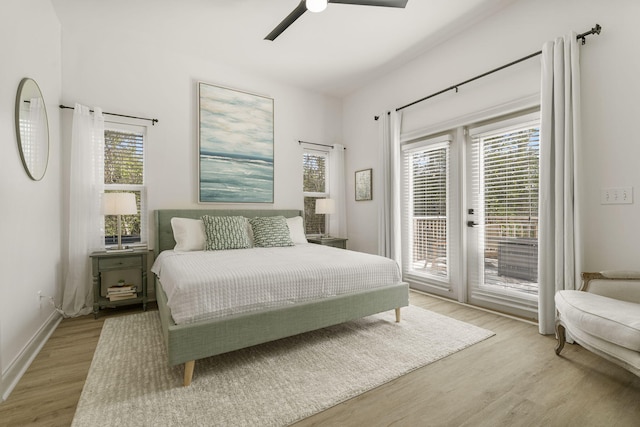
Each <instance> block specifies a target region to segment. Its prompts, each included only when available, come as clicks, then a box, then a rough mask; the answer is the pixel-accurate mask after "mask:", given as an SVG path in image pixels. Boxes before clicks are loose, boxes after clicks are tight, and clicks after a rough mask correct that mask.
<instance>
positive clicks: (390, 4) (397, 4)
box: [329, 0, 409, 8]
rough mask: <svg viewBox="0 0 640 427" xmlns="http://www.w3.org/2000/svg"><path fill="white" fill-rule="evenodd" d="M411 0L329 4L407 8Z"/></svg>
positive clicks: (345, 0) (352, 0)
mask: <svg viewBox="0 0 640 427" xmlns="http://www.w3.org/2000/svg"><path fill="white" fill-rule="evenodd" d="M408 1H409V0H329V3H342V4H356V5H359V6H382V7H399V8H404V7H406V6H407V2H408Z"/></svg>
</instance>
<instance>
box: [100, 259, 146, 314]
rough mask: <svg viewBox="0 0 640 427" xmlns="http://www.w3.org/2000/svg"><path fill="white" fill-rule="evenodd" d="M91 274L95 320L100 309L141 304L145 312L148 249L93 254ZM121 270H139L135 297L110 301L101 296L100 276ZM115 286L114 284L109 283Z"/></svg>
mask: <svg viewBox="0 0 640 427" xmlns="http://www.w3.org/2000/svg"><path fill="white" fill-rule="evenodd" d="M89 256H90V257H91V274H92V275H93V315H94V317H95V318H96V319H97V318H98V312H99V311H100V308H102V307H118V306H123V305H131V304H142V309H143V310H145V311H146V310H147V258H148V256H149V249H146V248H145V249H135V250H133V251H128V252H109V251H100V252H93V253H92V254H91V255H89ZM123 270H139V271H140V284H139V285H138V284H136V285H138V289H137V292H136V296H135V297H132V298H127V299H122V300H118V301H110V300H109V298H107V297H106V296H105V295H102V275H103V274H104V273H107V272H116V271H123ZM109 285H110V286H111V285H115V283H109Z"/></svg>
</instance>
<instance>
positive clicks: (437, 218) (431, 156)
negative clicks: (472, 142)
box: [404, 144, 449, 280]
mask: <svg viewBox="0 0 640 427" xmlns="http://www.w3.org/2000/svg"><path fill="white" fill-rule="evenodd" d="M404 161H405V165H404V170H405V188H406V190H407V194H408V196H409V197H408V205H407V206H406V208H405V212H407V214H408V218H407V219H406V225H407V226H408V228H409V230H408V231H409V233H408V237H409V248H408V249H409V250H408V251H407V254H408V255H409V258H410V259H409V260H408V263H407V266H408V270H409V273H410V274H414V275H417V276H422V277H435V278H438V279H440V280H446V279H448V276H449V250H448V241H449V232H448V223H447V218H448V210H449V203H448V200H449V191H448V175H449V170H448V168H449V147H448V144H447V145H443V144H438V145H437V146H435V147H428V148H422V149H420V150H416V151H412V152H410V153H405V155H404Z"/></svg>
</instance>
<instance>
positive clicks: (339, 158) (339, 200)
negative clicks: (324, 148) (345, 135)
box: [329, 144, 347, 238]
mask: <svg viewBox="0 0 640 427" xmlns="http://www.w3.org/2000/svg"><path fill="white" fill-rule="evenodd" d="M345 182H346V181H345V176H344V145H341V144H333V149H332V150H331V152H330V153H329V195H330V196H329V197H330V198H332V199H333V200H335V203H336V212H335V213H334V214H332V215H329V230H330V232H331V235H333V236H335V237H345V238H346V237H347V198H346V195H345V194H346V191H345V184H344V183H345Z"/></svg>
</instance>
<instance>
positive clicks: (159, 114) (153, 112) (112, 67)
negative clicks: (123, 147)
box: [62, 23, 342, 243]
mask: <svg viewBox="0 0 640 427" xmlns="http://www.w3.org/2000/svg"><path fill="white" fill-rule="evenodd" d="M105 27H107V28H105V29H100V26H98V28H96V27H93V28H91V29H89V28H84V27H82V24H81V23H75V24H70V25H65V27H64V28H63V68H64V73H63V94H64V96H63V98H64V99H63V101H64V103H65V104H66V105H69V106H73V104H74V102H80V103H83V104H85V105H89V106H100V107H102V108H103V110H104V111H108V112H115V113H123V114H129V115H136V116H144V117H154V118H158V119H159V123H158V124H157V125H155V126H150V124H148V123H145V122H139V123H141V124H146V125H149V126H148V146H147V151H146V155H147V157H146V162H147V163H146V166H145V167H146V177H145V179H146V183H147V188H148V190H147V200H148V206H149V224H150V232H151V231H152V226H153V221H152V216H151V214H152V210H154V209H158V208H191V207H198V206H199V207H202V208H205V207H209V208H210V207H219V208H237V207H240V208H242V207H253V208H257V207H260V208H265V207H266V208H267V209H268V208H271V207H273V208H295V209H302V207H303V203H302V201H303V199H302V161H301V148H300V146H299V144H298V143H297V141H298V140H305V141H313V142H318V143H337V142H340V138H341V132H342V126H341V119H342V116H341V113H342V111H341V104H340V102H339V100H337V99H334V98H330V97H326V96H323V95H320V94H316V93H311V92H308V91H304V90H300V89H297V88H295V87H291V86H288V85H286V84H282V83H278V82H274V81H270V80H265V79H263V78H261V77H260V76H259V75H255V74H249V73H245V72H243V71H242V70H239V69H234V68H232V67H229V66H227V65H225V64H222V63H219V62H216V61H215V58H202V57H195V56H190V55H188V54H185V53H183V52H179V51H177V50H173V49H172V48H171V47H167V46H162V45H156V44H154V43H153V41H151V42H150V41H149V40H147V39H146V38H145V37H144V36H143V35H137V34H135V33H127V34H124V33H121V32H118V31H111V30H110V29H109V28H108V25H106V23H105ZM212 56H214V55H212ZM197 81H203V82H206V83H211V84H215V85H220V86H225V87H230V88H236V89H240V90H243V91H247V92H252V93H257V94H261V95H266V96H269V97H272V98H274V100H275V103H274V105H275V107H274V115H275V129H274V133H275V147H274V148H275V152H274V157H275V172H274V174H275V198H274V203H273V204H272V205H271V204H268V205H259V204H257V205H253V204H251V205H249V206H247V205H229V204H225V205H220V204H217V205H198V204H197V200H198V197H197V188H198V181H197V178H198V177H197V175H198V164H197V159H198V154H197V130H196V129H197V89H196V82H197ZM62 114H65V115H66V114H69V115H70V114H72V113H71V112H70V110H69V112H68V113H67V112H65V113H62ZM107 117H108V116H107ZM65 141H66V139H65ZM63 144H67V142H64V143H63ZM152 242H153V235H152V234H150V243H152Z"/></svg>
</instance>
